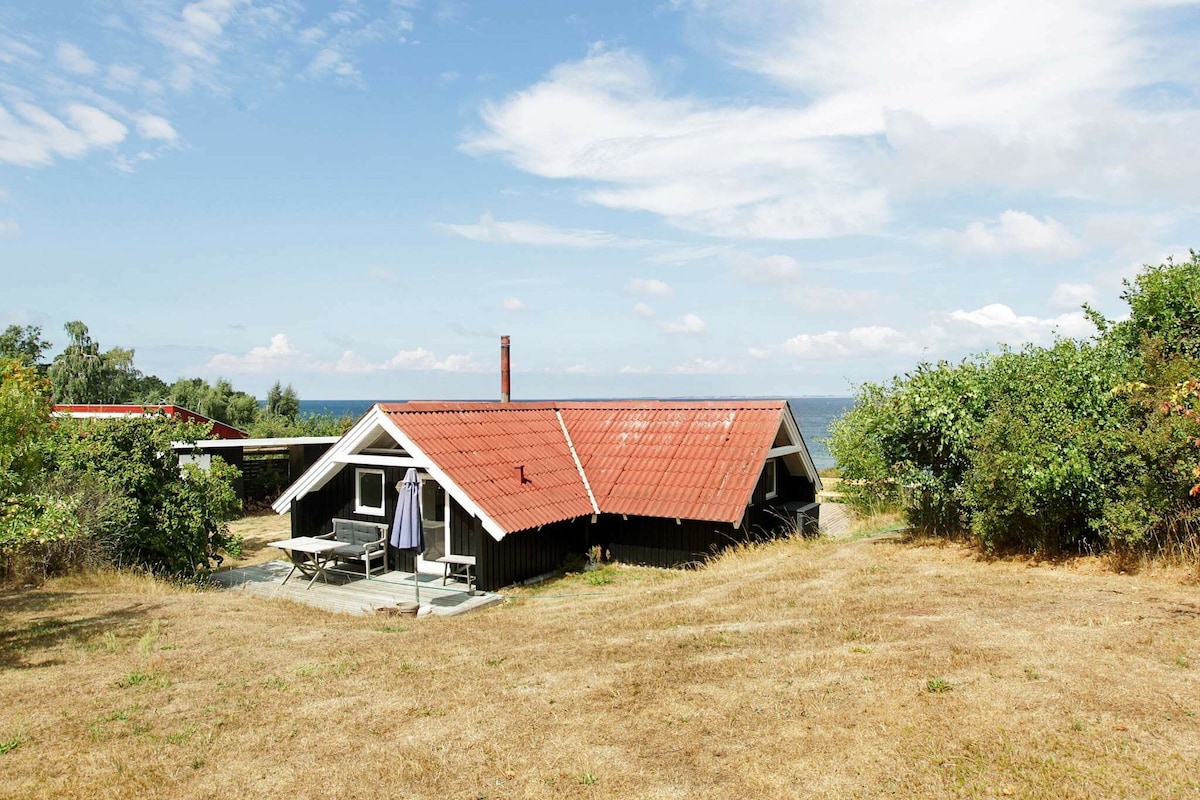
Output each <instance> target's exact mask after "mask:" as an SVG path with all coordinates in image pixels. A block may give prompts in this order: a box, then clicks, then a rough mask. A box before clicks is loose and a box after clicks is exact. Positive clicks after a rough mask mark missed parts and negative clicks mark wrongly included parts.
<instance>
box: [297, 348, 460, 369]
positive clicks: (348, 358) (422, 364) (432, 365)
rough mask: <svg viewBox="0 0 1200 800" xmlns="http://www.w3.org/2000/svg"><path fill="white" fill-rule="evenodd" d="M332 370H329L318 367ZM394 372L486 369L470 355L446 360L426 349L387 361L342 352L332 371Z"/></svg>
mask: <svg viewBox="0 0 1200 800" xmlns="http://www.w3.org/2000/svg"><path fill="white" fill-rule="evenodd" d="M317 368H318V369H321V370H328V369H329V368H326V367H320V366H319V367H317ZM390 370H399V371H413V372H481V371H482V367H480V366H479V364H477V363H475V360H474V358H472V357H471V356H470V355H467V354H461V353H453V354H451V355H448V356H446V357H445V358H438V357H437V356H435V355H434V354H433V352H432V351H430V350H427V349H425V348H424V347H417V348H415V349H413V350H401V351H399V352H397V353H396V354H395V355H394V356H392V357H391V358H389V359H388V360H387V361H384V362H373V361H369V360H367V359H365V358H363V357H362V356H360V355H358V354H357V353H355V352H354V351H353V350H347V351H345V352H344V353H342V355H341V357H340V358H339V359H338V361H337V363H336V364H334V365H333V367H332V371H334V372H341V373H353V374H363V373H373V372H387V371H390Z"/></svg>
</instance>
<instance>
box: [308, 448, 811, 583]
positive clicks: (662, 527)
mask: <svg viewBox="0 0 1200 800" xmlns="http://www.w3.org/2000/svg"><path fill="white" fill-rule="evenodd" d="M354 469H355V468H354V467H353V466H352V465H348V466H346V467H344V468H343V469H342V471H341V472H339V473H338V474H337V475H336V476H334V478H332V479H331V480H330V481H329V482H328V483H327V484H326V485H325V486H324V488H322V489H321V490H320V491H316V492H310V493H309V494H308V495H307V496H306V497H304V499H302V500H300V501H297V502H295V503H293V504H292V535H293V536H317V535H320V534H322V533H328V532H329V531H331V530H332V529H333V523H332V520H333V519H334V518H335V517H341V518H344V519H362V520H365V521H368V522H380V521H383V522H388V523H391V521H392V520H393V519H394V518H395V515H396V502H397V497H398V495H397V493H396V491H395V490H394V488H393V487H394V486H395V484H396V483H397V482H398V481H400V480H401V479H402V478H403V470H402V469H401V468H399V467H386V468H384V487H385V498H386V499H385V511H386V516H384V517H377V516H371V515H362V514H355V513H353V509H354ZM776 491H777V492H778V494H777V496H776V497H774V498H772V499H770V500H766V499H765V491H764V487H763V486H762V484H761V481H760V486H759V487H758V488H757V489H756V490H755V502H754V503H753V504H752V505H751V506H750V507H749V508H748V509H747V515H746V524H745V525H744V526H742V527H739V526H737V525H733V524H730V523H727V522H706V521H703V520H688V519H685V520H680V522H678V523H676V521H675V520H674V519H664V518H660V517H629V518H628V519H625V518H623V517H622V516H621V515H619V514H601V515H600V517H599V518H598V520H597V522H595V523H592V521H591V519H590V518H588V517H583V518H580V519H577V520H574V521H568V522H559V523H555V524H553V525H546V526H544V527H542V528H539V529H535V530H527V531H517V532H515V533H510V534H508V535H507V536H505V537H504V538H503V539H502V540H501V541H499V542H497V541H496V540H495V539H494V538H492V536H491V535H490V534H488V533H487V532H485V531H484V530H483V525H482V523H481V522H480V521H479V520H478V519H477V518H475V517H472V516H471V515H470V514H469V513H468V512H467V511H466V510H465V509H464V508H463V507H462V506H461V505H459V504H458V502H457V501H455V500H453V498H452V499H451V502H450V520H449V525H450V537H451V541H452V543H453V547H454V551H455V552H458V553H462V554H465V555H473V556H475V559H476V564H475V574H476V578H477V584H478V586H479V588H480V589H482V590H484V591H496V590H498V589H502V588H503V587H505V586H509V585H511V584H513V583H516V582H519V581H523V580H527V579H529V578H532V577H535V576H537V575H542V574H544V573H547V572H551V571H553V570H555V569H558V568H559V567H560V566H562V564H563V562H564V560H565V559H566V558H567V557H568V556H569V555H572V554H582V553H584V552H586V551H587V549H588V547H590V546H592V545H600V546H602V547H603V548H604V549H605V551H606V552H607V553H608V554H609V555H610V556H611V557H612V558H615V559H616V560H618V561H624V562H626V563H631V564H647V565H650V566H658V567H679V566H686V565H691V564H697V563H700V562H703V561H704V560H706V559H708V558H710V557H711V556H712V555H713V554H715V553H716V552H718V551H720V550H721V549H723V548H725V547H728V546H729V545H731V544H736V543H739V542H746V541H753V540H760V539H766V538H770V537H773V536H778V535H781V534H787V533H790V532H791V530H792V528H793V524H794V520H795V518H796V509H797V508H799V507H800V506H803V505H804V504H806V503H810V502H812V501H813V500H814V498H815V496H816V493H815V491H814V485H813V482H812V481H810V480H808V479H807V478H806V477H804V476H802V475H795V476H794V475H791V474H790V473H789V472H788V469H787V464H786V461H785V459H777V460H776ZM815 518H816V517H815V514H814V515H813V519H814V520H815ZM388 564H389V567H390V568H391V569H401V570H406V571H411V570H412V569H413V566H414V559H413V556H412V554H411V553H408V552H400V551H397V550H393V549H392V548H390V547H389V548H388Z"/></svg>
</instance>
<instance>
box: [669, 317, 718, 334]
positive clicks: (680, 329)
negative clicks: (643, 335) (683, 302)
mask: <svg viewBox="0 0 1200 800" xmlns="http://www.w3.org/2000/svg"><path fill="white" fill-rule="evenodd" d="M658 329H659V330H661V331H662V332H663V333H669V334H673V335H675V334H682V335H688V336H691V335H695V334H699V333H704V332H705V331H706V330H708V323H707V322H705V321H704V320H703V319H701V318H700V317H698V316H697V315H695V314H684V315H683V316H682V317H680V318H679V319H676V320H663V321H662V322H660V323H659V325H658Z"/></svg>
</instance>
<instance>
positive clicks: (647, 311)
mask: <svg viewBox="0 0 1200 800" xmlns="http://www.w3.org/2000/svg"><path fill="white" fill-rule="evenodd" d="M633 313H634V315H635V316H638V317H641V318H642V319H654V309H653V308H651V307H650V306H648V305H646V304H645V303H638V304H637V305H635V306H634V307H633Z"/></svg>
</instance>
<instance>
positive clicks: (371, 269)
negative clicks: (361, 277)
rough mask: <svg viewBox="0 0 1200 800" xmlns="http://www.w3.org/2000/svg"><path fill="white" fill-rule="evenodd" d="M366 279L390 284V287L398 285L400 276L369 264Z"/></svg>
mask: <svg viewBox="0 0 1200 800" xmlns="http://www.w3.org/2000/svg"><path fill="white" fill-rule="evenodd" d="M367 277H368V278H369V279H371V280H373V281H380V282H381V283H387V284H391V285H392V286H399V285H400V276H399V275H397V274H396V273H394V272H392V271H391V270H390V269H384V268H383V267H380V266H376V265H375V264H371V265H370V266H368V267H367Z"/></svg>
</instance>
